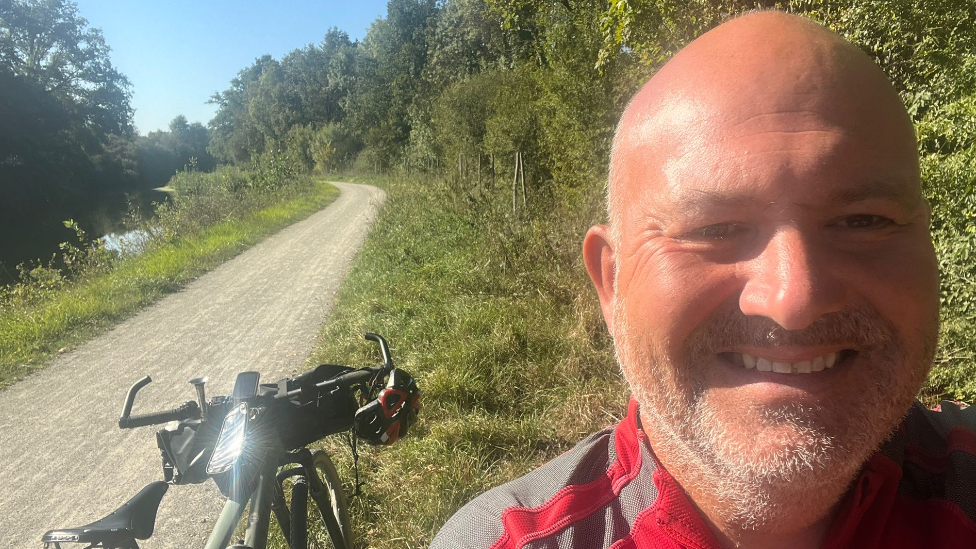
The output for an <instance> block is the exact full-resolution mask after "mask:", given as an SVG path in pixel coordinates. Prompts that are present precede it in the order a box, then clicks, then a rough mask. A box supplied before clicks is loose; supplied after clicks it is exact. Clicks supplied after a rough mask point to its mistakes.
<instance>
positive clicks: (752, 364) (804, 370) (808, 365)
mask: <svg viewBox="0 0 976 549" xmlns="http://www.w3.org/2000/svg"><path fill="white" fill-rule="evenodd" d="M738 356H741V357H742V365H743V366H744V367H745V368H746V369H747V370H751V369H753V368H755V369H756V370H758V371H760V372H776V373H778V374H810V373H813V372H822V371H824V370H825V369H828V368H833V367H834V364H836V363H837V353H830V354H827V355H824V356H818V357H817V358H815V359H813V360H804V361H801V362H793V363H790V362H774V361H772V360H769V359H768V358H762V357H758V356H756V355H750V354H747V353H742V354H741V355H738ZM737 358H738V357H736V359H737ZM735 363H736V364H738V361H737V360H736V362H735Z"/></svg>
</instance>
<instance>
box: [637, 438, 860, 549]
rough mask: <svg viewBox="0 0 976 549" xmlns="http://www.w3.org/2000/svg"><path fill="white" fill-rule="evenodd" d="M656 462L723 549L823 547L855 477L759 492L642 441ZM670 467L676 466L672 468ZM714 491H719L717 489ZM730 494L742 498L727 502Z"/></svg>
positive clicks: (669, 444)
mask: <svg viewBox="0 0 976 549" xmlns="http://www.w3.org/2000/svg"><path fill="white" fill-rule="evenodd" d="M648 438H649V441H650V442H651V447H652V449H653V451H654V454H655V456H656V457H657V459H658V461H659V462H660V463H661V465H662V466H663V467H664V469H665V470H666V471H667V472H668V473H669V474H670V475H671V477H672V478H674V480H675V481H676V482H677V484H678V485H679V486H681V488H682V489H683V490H684V492H685V494H686V495H687V496H688V499H689V501H690V502H691V503H692V505H693V506H694V507H695V509H696V510H697V511H698V514H699V516H701V517H702V519H704V521H705V523H706V524H707V525H708V527H709V529H710V530H711V532H712V534H713V535H714V536H715V538H716V540H718V542H719V544H720V545H721V546H722V547H723V548H725V549H764V548H767V547H776V548H779V547H790V548H796V549H807V548H810V549H813V548H819V547H822V546H823V543H824V541H825V540H826V538H827V535H828V534H829V533H830V529H831V526H832V525H833V523H834V520H835V519H836V517H837V515H838V512H839V508H840V502H841V500H842V499H843V497H844V494H845V493H846V492H847V489H848V487H849V485H850V481H851V480H852V479H853V478H854V477H855V476H856V474H857V471H853V472H850V471H848V472H844V471H836V472H835V475H834V477H833V478H826V476H825V477H824V478H822V482H821V483H819V484H818V485H817V486H816V487H815V488H809V487H808V488H805V489H800V490H797V489H795V488H794V487H793V486H790V485H786V486H779V487H777V488H769V489H766V490H764V489H762V488H761V487H758V486H756V485H755V484H748V485H747V484H739V485H737V486H734V488H735V489H733V490H730V489H729V482H730V481H729V479H728V478H727V476H726V477H722V478H717V477H719V475H716V474H714V473H711V472H709V471H708V470H706V468H705V467H704V466H703V464H702V463H700V460H698V459H695V458H690V459H689V455H690V453H691V452H690V450H689V449H687V448H684V447H683V446H682V445H680V443H678V444H676V443H675V442H674V441H668V440H654V438H653V437H651V436H650V435H649V436H648ZM672 463H676V464H680V466H675V467H672V466H671V464H672ZM720 485H724V486H722V487H720ZM730 492H731V493H734V494H736V495H739V496H742V497H734V496H733V497H729V494H730Z"/></svg>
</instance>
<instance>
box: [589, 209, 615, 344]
mask: <svg viewBox="0 0 976 549" xmlns="http://www.w3.org/2000/svg"><path fill="white" fill-rule="evenodd" d="M611 242H612V241H611V239H610V227H607V226H606V225H595V226H593V227H590V230H589V231H587V232H586V238H585V239H583V262H584V263H586V271H587V272H588V273H590V280H592V281H593V285H594V286H596V293H597V294H599V296H600V308H601V309H603V320H604V321H605V322H606V323H607V328H608V329H609V330H610V333H613V296H614V293H615V291H616V288H615V287H614V282H615V280H616V277H615V276H614V275H615V273H616V270H617V255H616V252H615V251H614V249H613V244H611Z"/></svg>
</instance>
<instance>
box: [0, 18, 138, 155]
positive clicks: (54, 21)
mask: <svg viewBox="0 0 976 549" xmlns="http://www.w3.org/2000/svg"><path fill="white" fill-rule="evenodd" d="M108 53H109V48H108V46H107V45H106V44H105V39H104V38H103V37H102V33H101V31H100V30H98V29H91V28H88V22H87V21H86V20H85V19H84V18H82V17H79V16H78V7H77V6H76V5H75V4H74V3H73V2H69V1H66V0H6V1H4V2H0V70H3V71H6V72H8V73H10V74H14V75H16V76H19V77H22V78H24V79H26V80H28V81H30V82H33V83H34V84H36V85H37V86H39V87H40V88H41V89H43V90H44V91H45V92H47V93H49V94H50V95H51V96H52V97H54V98H55V99H57V100H58V101H59V102H60V103H61V105H62V106H63V107H64V108H65V110H66V111H67V112H68V113H70V114H71V115H73V116H74V117H76V119H77V121H78V122H79V123H80V124H82V125H83V126H85V127H87V128H90V129H91V130H93V131H94V132H96V133H97V134H98V135H100V136H102V135H107V134H125V135H129V134H130V133H131V131H132V124H131V122H132V108H131V107H130V106H129V97H130V90H129V88H130V85H129V81H128V79H126V77H125V76H123V75H122V74H121V73H119V72H118V71H117V70H116V69H115V68H114V67H113V66H112V63H111V61H110V60H109V57H108Z"/></svg>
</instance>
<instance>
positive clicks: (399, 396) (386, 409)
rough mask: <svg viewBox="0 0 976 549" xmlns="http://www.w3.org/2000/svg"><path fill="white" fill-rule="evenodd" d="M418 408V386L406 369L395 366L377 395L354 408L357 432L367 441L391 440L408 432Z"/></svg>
mask: <svg viewBox="0 0 976 549" xmlns="http://www.w3.org/2000/svg"><path fill="white" fill-rule="evenodd" d="M419 411H420V389H418V388H417V383H416V381H414V379H413V377H411V376H410V374H408V373H407V372H405V371H403V370H400V369H394V370H393V371H392V372H390V378H389V380H388V381H387V383H386V387H385V388H384V389H383V390H382V391H380V394H379V396H378V397H377V398H376V399H375V400H373V401H371V402H368V403H366V404H365V405H363V406H362V407H361V408H359V409H358V410H356V417H355V420H354V422H353V429H355V432H356V436H358V437H359V438H361V439H363V440H365V441H366V442H368V443H370V444H375V445H381V444H384V445H389V444H393V443H394V442H396V441H397V439H399V438H400V437H402V436H405V435H406V434H407V431H408V430H409V429H410V426H411V425H413V423H414V422H415V421H416V420H417V412H419Z"/></svg>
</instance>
